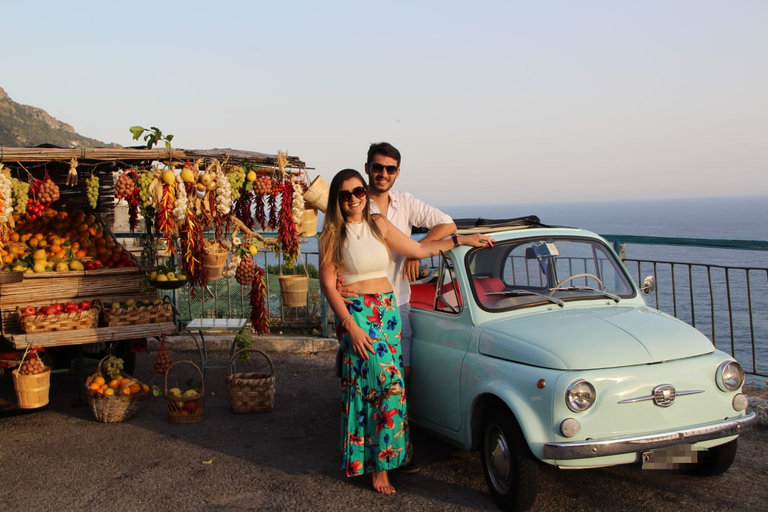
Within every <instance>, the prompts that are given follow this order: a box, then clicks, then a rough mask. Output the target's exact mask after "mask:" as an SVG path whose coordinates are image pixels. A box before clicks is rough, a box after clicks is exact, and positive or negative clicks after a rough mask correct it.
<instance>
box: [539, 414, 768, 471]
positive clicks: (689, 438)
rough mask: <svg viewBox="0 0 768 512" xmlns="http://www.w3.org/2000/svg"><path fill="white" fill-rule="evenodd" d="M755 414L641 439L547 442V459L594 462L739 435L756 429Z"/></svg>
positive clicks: (618, 438) (616, 438) (649, 435)
mask: <svg viewBox="0 0 768 512" xmlns="http://www.w3.org/2000/svg"><path fill="white" fill-rule="evenodd" d="M755 419H756V415H755V413H750V414H747V415H746V416H743V417H741V418H737V419H733V420H725V421H718V422H717V423H709V424H707V425H699V426H696V427H691V428H686V429H682V430H669V431H666V432H656V433H653V434H646V435H640V436H628V437H614V438H610V439H604V440H600V441H583V442H569V443H546V444H545V445H544V458H545V459H553V460H573V459H591V458H594V457H607V456H609V455H620V454H622V453H632V452H644V451H648V450H655V449H657V448H665V447H667V446H673V445H676V444H681V443H698V442H700V441H707V440H710V439H719V438H721V437H728V436H736V435H739V434H741V433H742V432H744V431H745V430H748V429H749V428H751V427H752V424H753V423H754V421H755Z"/></svg>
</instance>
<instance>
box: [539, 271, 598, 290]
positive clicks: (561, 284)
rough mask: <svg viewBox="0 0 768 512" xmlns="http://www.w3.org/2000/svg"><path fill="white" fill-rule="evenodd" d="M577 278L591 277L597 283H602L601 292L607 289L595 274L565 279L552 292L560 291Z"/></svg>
mask: <svg viewBox="0 0 768 512" xmlns="http://www.w3.org/2000/svg"><path fill="white" fill-rule="evenodd" d="M577 277H591V278H592V279H594V280H595V281H597V282H598V283H600V289H601V290H603V289H605V287H604V286H603V282H602V281H601V280H600V278H599V277H597V276H596V275H595V274H574V275H572V276H571V277H568V278H565V279H563V280H562V281H560V282H559V283H557V286H555V287H554V288H552V290H551V291H552V292H556V291H557V290H559V289H560V288H562V287H563V285H564V284H565V283H568V282H570V281H573V280H574V279H576V278H577Z"/></svg>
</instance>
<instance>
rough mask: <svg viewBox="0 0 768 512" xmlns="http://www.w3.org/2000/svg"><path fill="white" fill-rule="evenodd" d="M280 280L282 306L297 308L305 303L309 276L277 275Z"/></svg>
mask: <svg viewBox="0 0 768 512" xmlns="http://www.w3.org/2000/svg"><path fill="white" fill-rule="evenodd" d="M277 278H278V280H279V282H280V293H281V295H282V299H283V306H285V307H290V308H299V307H304V306H306V305H307V292H308V291H309V277H308V276H306V275H292V276H290V275H289V276H284V275H279V276H277Z"/></svg>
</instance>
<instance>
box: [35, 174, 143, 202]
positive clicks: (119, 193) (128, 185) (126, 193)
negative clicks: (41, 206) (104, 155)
mask: <svg viewBox="0 0 768 512" xmlns="http://www.w3.org/2000/svg"><path fill="white" fill-rule="evenodd" d="M129 171H130V169H129V170H126V171H125V172H124V173H123V174H121V175H120V177H119V178H117V181H116V182H115V197H116V198H117V199H125V198H128V197H130V196H131V195H132V194H133V189H134V188H136V182H135V181H133V178H131V173H130V172H129ZM41 201H42V199H41Z"/></svg>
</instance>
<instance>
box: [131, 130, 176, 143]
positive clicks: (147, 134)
mask: <svg viewBox="0 0 768 512" xmlns="http://www.w3.org/2000/svg"><path fill="white" fill-rule="evenodd" d="M130 130H131V133H132V134H133V140H139V137H141V136H142V135H144V142H146V143H147V149H152V146H154V145H155V144H157V143H158V142H160V141H164V142H165V147H166V148H168V149H171V141H172V140H173V135H171V134H170V133H169V134H168V135H163V132H162V131H160V128H157V127H155V126H150V127H149V128H144V127H143V126H131V128H130Z"/></svg>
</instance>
